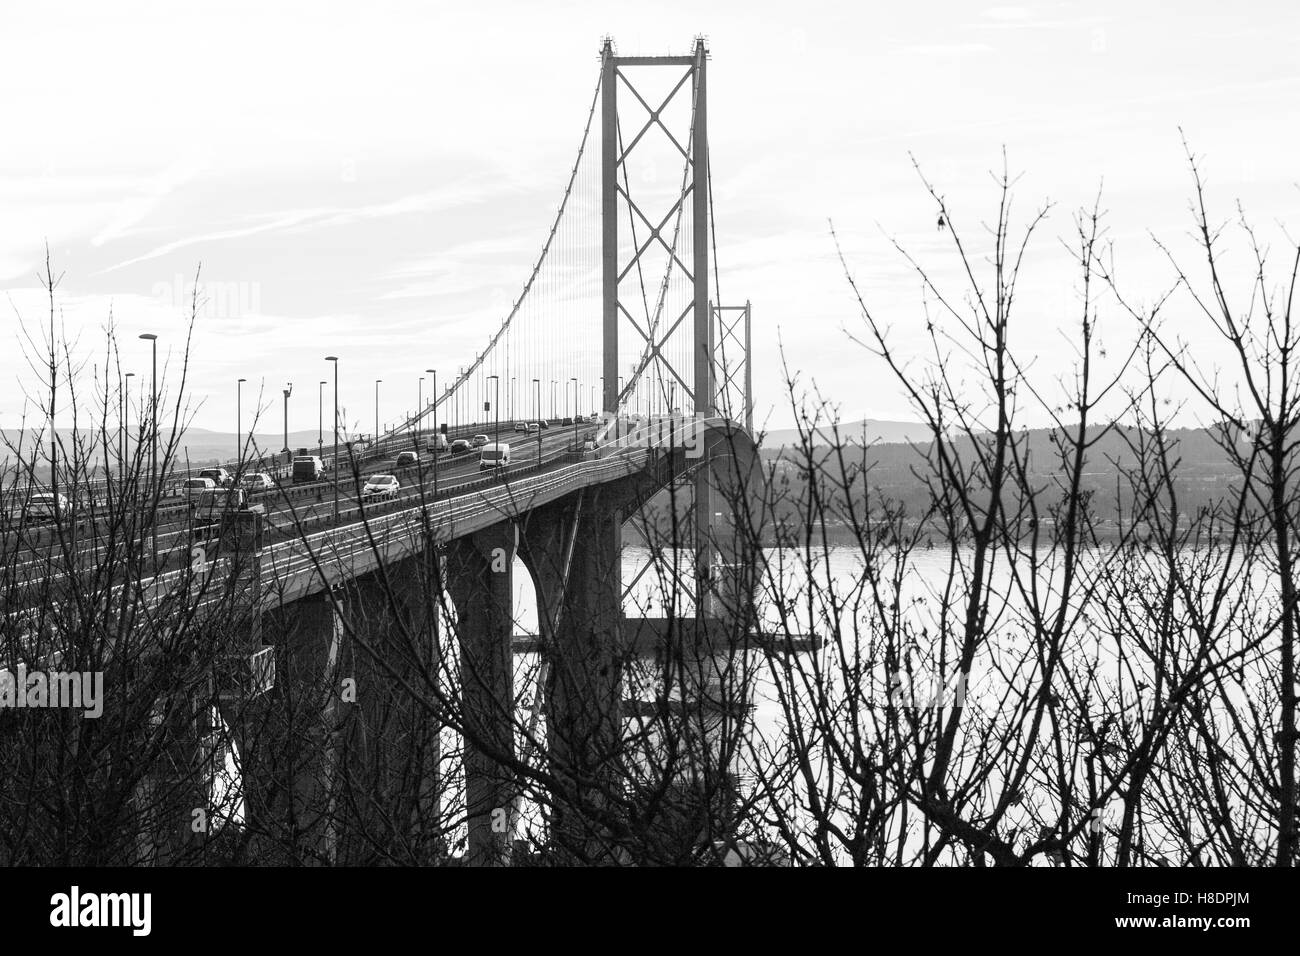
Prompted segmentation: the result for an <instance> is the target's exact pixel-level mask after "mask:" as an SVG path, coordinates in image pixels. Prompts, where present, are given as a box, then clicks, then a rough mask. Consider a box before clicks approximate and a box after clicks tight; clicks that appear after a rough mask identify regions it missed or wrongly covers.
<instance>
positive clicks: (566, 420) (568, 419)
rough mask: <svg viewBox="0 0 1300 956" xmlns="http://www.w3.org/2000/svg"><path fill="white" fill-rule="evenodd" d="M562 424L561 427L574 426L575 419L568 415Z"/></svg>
mask: <svg viewBox="0 0 1300 956" xmlns="http://www.w3.org/2000/svg"><path fill="white" fill-rule="evenodd" d="M560 424H561V425H572V424H573V419H572V418H570V417H569V416H567V415H566V416H564V421H562V422H561V423H560Z"/></svg>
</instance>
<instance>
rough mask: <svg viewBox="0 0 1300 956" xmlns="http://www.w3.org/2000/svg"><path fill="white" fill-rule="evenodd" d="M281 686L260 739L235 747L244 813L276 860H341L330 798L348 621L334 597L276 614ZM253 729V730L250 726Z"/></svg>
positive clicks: (270, 616)
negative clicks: (240, 761) (240, 759)
mask: <svg viewBox="0 0 1300 956" xmlns="http://www.w3.org/2000/svg"><path fill="white" fill-rule="evenodd" d="M264 628H265V633H266V636H267V637H268V638H269V639H270V640H271V641H272V642H273V643H274V645H275V656H276V665H275V666H276V673H277V680H276V684H275V688H274V690H273V691H272V692H271V694H270V696H269V699H268V701H267V704H266V709H265V717H264V720H263V721H261V723H260V725H259V726H258V732H257V733H256V735H254V734H251V733H245V734H244V735H243V736H244V739H243V740H239V739H238V738H239V734H238V731H237V741H238V745H239V747H240V753H241V755H242V756H243V766H242V767H241V769H242V771H243V777H244V789H245V794H246V796H245V805H244V814H245V819H246V822H247V826H248V828H249V830H250V831H251V832H252V833H253V834H254V839H258V838H260V839H261V841H262V842H263V844H264V845H265V846H266V848H267V853H266V856H267V857H268V858H270V859H271V860H272V861H273V862H277V863H278V862H283V863H288V864H298V865H323V864H329V863H332V862H334V861H335V858H336V843H337V840H336V827H335V824H334V819H333V817H334V814H333V812H332V794H333V791H334V788H335V787H334V781H335V775H336V769H335V767H336V762H337V756H336V750H337V746H338V743H337V727H338V723H339V721H340V719H341V718H342V716H343V714H344V711H345V706H346V705H344V703H343V698H342V686H341V685H342V681H341V677H340V675H341V666H340V665H341V663H342V660H341V658H342V652H343V628H342V622H341V620H340V618H339V615H338V613H337V611H336V609H335V602H334V600H333V599H332V598H331V597H330V595H329V594H328V593H320V594H316V595H313V596H311V597H307V598H303V599H301V600H298V601H294V602H292V603H289V604H285V605H282V606H281V607H279V608H277V609H275V610H273V611H270V612H268V613H267V615H266V619H265V621H264ZM245 728H246V729H247V725H245Z"/></svg>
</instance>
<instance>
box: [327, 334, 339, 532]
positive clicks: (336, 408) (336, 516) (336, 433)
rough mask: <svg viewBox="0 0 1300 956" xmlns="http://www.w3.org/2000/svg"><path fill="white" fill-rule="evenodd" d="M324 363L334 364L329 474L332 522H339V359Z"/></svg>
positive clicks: (329, 357)
mask: <svg viewBox="0 0 1300 956" xmlns="http://www.w3.org/2000/svg"><path fill="white" fill-rule="evenodd" d="M325 361H327V362H333V363H334V463H333V464H332V465H331V466H330V474H332V475H333V476H334V520H335V521H338V520H339V357H338V356H337V355H327V356H325Z"/></svg>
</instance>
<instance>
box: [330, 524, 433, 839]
mask: <svg viewBox="0 0 1300 956" xmlns="http://www.w3.org/2000/svg"><path fill="white" fill-rule="evenodd" d="M441 580H442V569H441V566H440V563H439V561H438V559H437V555H436V552H435V551H434V550H433V549H432V548H429V549H428V550H427V551H425V552H424V553H422V554H421V555H418V556H416V557H411V558H405V559H403V560H400V561H395V562H390V563H388V564H385V565H384V566H382V567H381V568H379V569H377V570H376V571H374V572H372V573H370V574H367V575H364V576H362V577H359V578H356V579H354V580H352V581H349V582H348V583H347V584H346V585H345V587H344V588H343V589H342V592H341V593H342V595H343V615H344V620H343V622H342V625H343V629H344V631H345V632H346V640H345V645H346V653H345V655H344V659H345V670H344V671H343V672H342V673H341V675H340V681H341V686H342V688H343V693H344V695H345V705H346V704H347V703H352V706H351V707H350V710H349V713H348V714H347V717H346V719H345V721H344V723H343V726H342V730H343V734H342V750H341V754H340V757H341V763H340V768H339V780H338V783H339V786H338V787H337V788H336V790H337V796H336V799H337V802H338V816H339V819H340V824H341V829H340V834H339V840H340V842H339V854H340V862H342V863H345V864H356V865H374V864H377V863H390V862H391V863H399V864H402V865H428V864H431V863H434V862H436V861H437V860H438V859H439V857H440V856H441V854H442V852H443V842H442V834H441V820H440V810H441V800H440V797H441V781H440V779H439V772H438V770H439V767H438V764H439V757H440V750H439V732H440V730H441V727H440V724H439V722H438V720H437V719H436V713H437V710H438V708H439V704H438V701H437V699H436V694H435V693H434V689H435V687H436V686H438V685H437V681H438V672H439V669H440V661H439V649H438V644H437V640H436V630H435V627H434V621H435V620H436V617H437V611H438V608H439V597H440V595H441V593H442V585H441ZM348 698H351V700H350V701H349V700H348Z"/></svg>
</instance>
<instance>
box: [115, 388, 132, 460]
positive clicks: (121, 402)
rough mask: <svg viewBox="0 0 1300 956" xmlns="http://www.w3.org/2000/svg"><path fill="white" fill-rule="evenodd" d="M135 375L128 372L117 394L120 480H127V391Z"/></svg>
mask: <svg viewBox="0 0 1300 956" xmlns="http://www.w3.org/2000/svg"><path fill="white" fill-rule="evenodd" d="M134 377H135V372H127V373H126V375H125V376H123V378H124V383H123V385H122V390H121V392H120V393H119V394H118V396H117V454H118V469H117V470H118V480H120V481H123V482H125V481H126V412H127V401H126V396H127V393H128V392H130V390H131V379H133V378H134Z"/></svg>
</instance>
